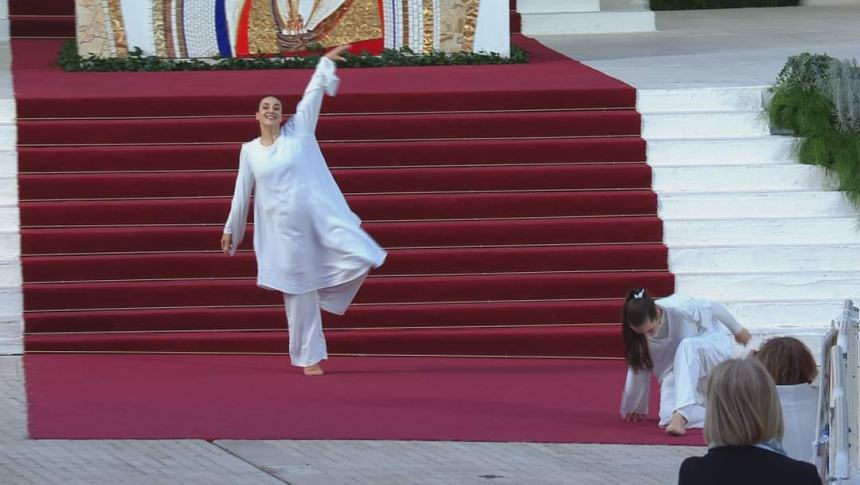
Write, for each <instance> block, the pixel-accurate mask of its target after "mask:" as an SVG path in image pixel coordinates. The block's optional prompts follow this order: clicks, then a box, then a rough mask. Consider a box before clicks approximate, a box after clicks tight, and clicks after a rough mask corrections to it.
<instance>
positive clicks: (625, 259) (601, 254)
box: [22, 244, 667, 282]
mask: <svg viewBox="0 0 860 485" xmlns="http://www.w3.org/2000/svg"><path fill="white" fill-rule="evenodd" d="M22 266H23V275H24V281H27V282H43V281H92V280H148V279H173V278H237V277H238V278H248V277H254V276H256V271H257V265H256V260H255V259H254V255H253V253H251V252H245V253H239V254H237V255H236V256H235V257H226V256H225V255H224V254H221V253H172V254H158V253H155V254H137V255H134V254H129V255H92V256H84V255H81V256H25V257H24V258H23V259H22ZM666 267H667V251H666V248H665V246H663V245H662V244H650V245H649V244H636V245H595V246H536V247H498V248H446V249H398V250H392V251H391V252H390V254H389V256H388V259H387V260H386V262H385V265H383V266H382V267H381V268H380V269H379V270H376V271H374V274H379V275H420V274H428V275H429V274H468V273H488V274H489V273H507V272H540V271H610V270H660V269H664V268H666Z"/></svg>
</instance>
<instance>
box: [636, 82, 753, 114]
mask: <svg viewBox="0 0 860 485" xmlns="http://www.w3.org/2000/svg"><path fill="white" fill-rule="evenodd" d="M765 89H766V88H765V87H764V86H755V87H718V88H689V89H640V90H638V91H637V100H636V109H637V110H638V111H639V112H640V113H642V114H651V113H673V112H708V111H762V109H763V108H762V92H764V90H765Z"/></svg>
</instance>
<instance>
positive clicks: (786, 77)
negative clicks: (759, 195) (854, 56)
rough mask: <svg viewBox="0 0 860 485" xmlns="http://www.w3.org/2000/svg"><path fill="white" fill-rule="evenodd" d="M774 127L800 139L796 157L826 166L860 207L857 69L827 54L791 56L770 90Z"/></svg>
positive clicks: (859, 79) (859, 76) (769, 109)
mask: <svg viewBox="0 0 860 485" xmlns="http://www.w3.org/2000/svg"><path fill="white" fill-rule="evenodd" d="M771 94H772V97H771V99H770V101H769V102H768V106H767V114H768V118H769V119H770V122H771V124H772V125H774V126H776V127H778V128H780V129H783V130H788V131H790V132H792V133H794V134H795V135H797V136H799V137H801V138H800V139H799V140H798V142H797V144H796V145H795V149H794V156H795V158H796V159H797V161H799V162H801V163H805V164H809V165H818V166H820V167H824V168H825V169H826V170H827V172H828V174H829V175H830V176H831V177H832V179H833V181H834V182H835V185H836V188H838V189H839V190H841V191H844V192H845V193H846V195H847V196H848V197H849V199H850V200H851V201H852V202H853V203H854V204H855V206H857V207H858V208H860V69H858V67H857V64H856V62H854V61H840V60H838V59H833V58H831V57H829V56H826V55H813V54H801V55H799V56H793V57H791V58H789V60H788V63H787V64H786V65H785V67H784V68H783V70H782V72H780V74H779V77H778V78H777V82H776V84H775V85H774V87H773V88H771Z"/></svg>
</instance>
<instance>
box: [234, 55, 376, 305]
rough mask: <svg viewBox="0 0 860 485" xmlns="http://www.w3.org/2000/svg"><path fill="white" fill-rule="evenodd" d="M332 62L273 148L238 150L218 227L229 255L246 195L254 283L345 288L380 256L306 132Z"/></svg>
mask: <svg viewBox="0 0 860 485" xmlns="http://www.w3.org/2000/svg"><path fill="white" fill-rule="evenodd" d="M338 82H339V79H338V77H337V76H336V75H335V63H334V62H333V61H331V60H330V59H327V58H322V59H320V62H319V64H317V68H316V71H315V72H314V75H313V77H312V78H311V80H310V83H308V86H307V88H306V89H305V93H304V96H303V97H302V100H301V101H300V102H299V104H298V106H297V107H296V113H295V115H293V116H292V117H291V118H290V119H289V120H288V121H287V122H286V123H284V125H283V126H282V127H281V131H280V134H279V136H278V138H277V139H276V140H275V143H274V144H272V145H270V146H264V145H263V144H262V143H260V139H259V138H256V139H254V140H252V141H249V142H248V143H245V144H243V145H242V151H241V153H240V155H239V174H238V176H237V179H236V190H235V192H234V195H233V202H232V205H231V207H230V216H229V217H228V218H227V223H226V224H225V226H224V232H225V233H226V234H232V235H233V250H232V253H231V254H235V251H236V247H238V246H239V244H240V243H241V242H242V238H243V236H244V233H245V224H246V221H247V219H248V208H249V205H250V196H251V192H252V191H253V192H254V250H255V252H256V255H257V284H258V285H259V286H261V287H263V288H268V289H273V290H278V291H280V292H283V293H292V294H302V293H308V292H310V291H314V290H317V289H320V288H327V287H330V286H335V285H338V284H341V283H345V282H346V281H348V280H349V279H350V278H352V277H354V276H355V274H356V271H357V270H361V269H362V268H366V269H367V270H369V269H370V268H375V267H378V266H380V265H382V263H383V262H384V261H385V257H386V253H385V251H384V250H383V249H382V248H380V247H379V245H378V244H376V242H375V241H374V240H373V239H372V238H371V237H370V236H369V235H368V234H367V233H366V232H364V230H363V229H361V227H360V225H361V220H360V219H359V218H358V216H356V215H355V214H354V213H353V212H352V210H350V208H349V206H348V205H347V203H346V199H344V197H343V193H341V191H340V188H339V187H338V186H337V183H336V182H335V180H334V178H333V177H332V175H331V172H330V171H329V169H328V166H327V165H326V162H325V159H324V158H323V155H322V152H321V151H320V148H319V144H318V143H317V140H316V136H315V135H314V131H315V130H316V125H317V119H318V118H319V112H320V107H321V105H322V98H323V94H324V92H325V93H327V94H328V95H330V96H334V94H335V93H336V91H337V85H338Z"/></svg>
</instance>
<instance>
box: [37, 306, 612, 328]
mask: <svg viewBox="0 0 860 485" xmlns="http://www.w3.org/2000/svg"><path fill="white" fill-rule="evenodd" d="M622 303H623V301H622V300H618V299H610V300H548V301H527V302H506V301H494V302H469V303H424V304H399V305H386V304H377V305H373V304H357V305H353V306H352V307H350V309H349V311H348V312H347V313H346V314H345V315H342V316H338V315H333V314H331V313H325V312H323V323H324V325H325V328H326V329H334V328H417V327H433V328H436V327H482V326H483V327H486V326H527V325H529V326H531V325H577V324H593V323H615V322H617V321H619V318H620V316H621V305H622ZM25 319H26V322H27V332H28V333H29V334H36V333H51V332H123V331H125V332H141V331H159V330H188V331H195V330H196V331H206V330H283V329H285V328H286V316H285V315H284V306H283V304H280V305H272V306H261V307H212V308H210V307H191V308H164V309H133V310H82V311H62V310H61V311H40V312H28V313H26V314H25Z"/></svg>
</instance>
